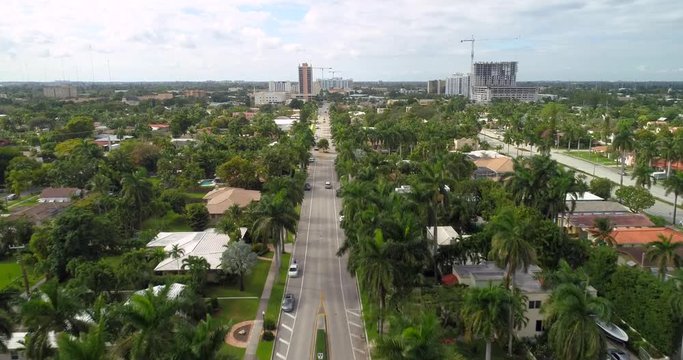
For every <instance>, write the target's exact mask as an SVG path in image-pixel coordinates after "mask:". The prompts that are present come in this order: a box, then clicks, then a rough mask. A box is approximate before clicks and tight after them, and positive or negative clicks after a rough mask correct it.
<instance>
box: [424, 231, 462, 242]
mask: <svg viewBox="0 0 683 360" xmlns="http://www.w3.org/2000/svg"><path fill="white" fill-rule="evenodd" d="M436 235H437V236H436V242H437V243H438V245H439V246H446V245H453V244H455V243H456V242H457V241H458V239H459V238H460V234H458V232H457V231H455V229H453V227H452V226H437V227H436ZM427 238H428V239H429V240H433V239H434V227H433V226H427Z"/></svg>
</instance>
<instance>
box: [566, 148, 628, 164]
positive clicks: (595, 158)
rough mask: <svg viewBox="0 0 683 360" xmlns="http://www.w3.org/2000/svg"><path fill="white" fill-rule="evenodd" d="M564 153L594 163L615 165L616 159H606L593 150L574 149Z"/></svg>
mask: <svg viewBox="0 0 683 360" xmlns="http://www.w3.org/2000/svg"><path fill="white" fill-rule="evenodd" d="M565 154H567V155H569V156H572V157H575V158H579V159H583V160H587V161H590V162H594V163H597V164H600V165H617V161H616V159H608V158H607V157H606V156H603V155H602V154H601V153H596V152H593V151H576V150H574V151H568V152H565Z"/></svg>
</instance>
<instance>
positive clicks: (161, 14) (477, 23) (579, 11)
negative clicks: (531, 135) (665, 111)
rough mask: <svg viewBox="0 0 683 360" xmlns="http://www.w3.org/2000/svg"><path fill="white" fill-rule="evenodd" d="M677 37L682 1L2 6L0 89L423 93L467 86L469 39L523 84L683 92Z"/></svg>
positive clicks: (78, 1)
mask: <svg viewBox="0 0 683 360" xmlns="http://www.w3.org/2000/svg"><path fill="white" fill-rule="evenodd" d="M681 24H683V5H682V4H681V2H680V0H585V1H581V0H564V1H558V0H513V1H495V0H480V1H476V2H469V1H468V2H465V1H462V0H438V1H437V0H429V1H424V0H422V1H420V0H391V1H384V0H381V1H368V0H363V1H360V0H336V1H324V0H321V1H313V0H293V1H278V0H228V1H225V0H194V1H161V0H142V1H140V0H138V1H131V0H117V1H112V0H99V1H91V0H89V1H86V0H62V1H49V0H32V1H24V0H6V1H4V2H3V12H2V18H1V20H0V81H53V80H70V81H92V80H95V81H109V80H112V81H204V80H247V81H249V80H256V81H268V80H290V81H296V80H297V78H298V73H297V66H298V64H299V63H303V62H307V63H309V64H312V66H315V67H318V66H324V67H332V68H334V69H335V70H336V71H337V73H336V74H335V75H336V76H342V77H347V78H349V77H350V78H353V79H354V80H357V81H377V80H385V81H400V80H407V81H422V80H429V79H442V78H445V77H447V76H448V75H450V74H453V73H456V72H468V71H469V67H470V55H469V54H470V44H469V43H461V42H460V40H461V39H467V38H470V37H471V36H472V35H474V37H475V39H481V40H480V41H477V42H476V43H475V61H518V62H519V72H518V80H519V81H534V80H569V81H603V80H604V81H618V80H623V81H647V80H653V81H683V60H682V59H683V46H682V45H681V43H680V39H681V38H683V26H682V25H681ZM517 37H518V38H517ZM514 38H517V39H516V40H515V39H514ZM483 39H499V40H483ZM506 39H508V40H506ZM330 76H331V73H326V74H325V77H330ZM319 77H320V70H318V69H315V70H314V78H316V79H317V78H319Z"/></svg>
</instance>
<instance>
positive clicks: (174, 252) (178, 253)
mask: <svg viewBox="0 0 683 360" xmlns="http://www.w3.org/2000/svg"><path fill="white" fill-rule="evenodd" d="M166 255H167V256H170V257H171V258H173V260H175V262H176V267H177V268H180V258H181V257H183V255H185V249H183V248H181V247H180V245H178V244H173V246H171V249H170V250H168V251H167V252H166Z"/></svg>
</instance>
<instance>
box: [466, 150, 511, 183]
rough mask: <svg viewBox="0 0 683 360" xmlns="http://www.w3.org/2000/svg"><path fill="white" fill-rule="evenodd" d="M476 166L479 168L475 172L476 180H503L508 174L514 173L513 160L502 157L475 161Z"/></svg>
mask: <svg viewBox="0 0 683 360" xmlns="http://www.w3.org/2000/svg"><path fill="white" fill-rule="evenodd" d="M473 162H474V165H476V166H477V168H476V169H475V170H474V174H473V176H474V178H475V179H481V178H488V179H492V180H496V181H498V180H501V179H502V178H503V177H504V176H505V175H506V174H511V173H513V172H514V162H513V160H512V158H509V157H507V156H501V157H496V158H479V159H475V160H474V161H473Z"/></svg>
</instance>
